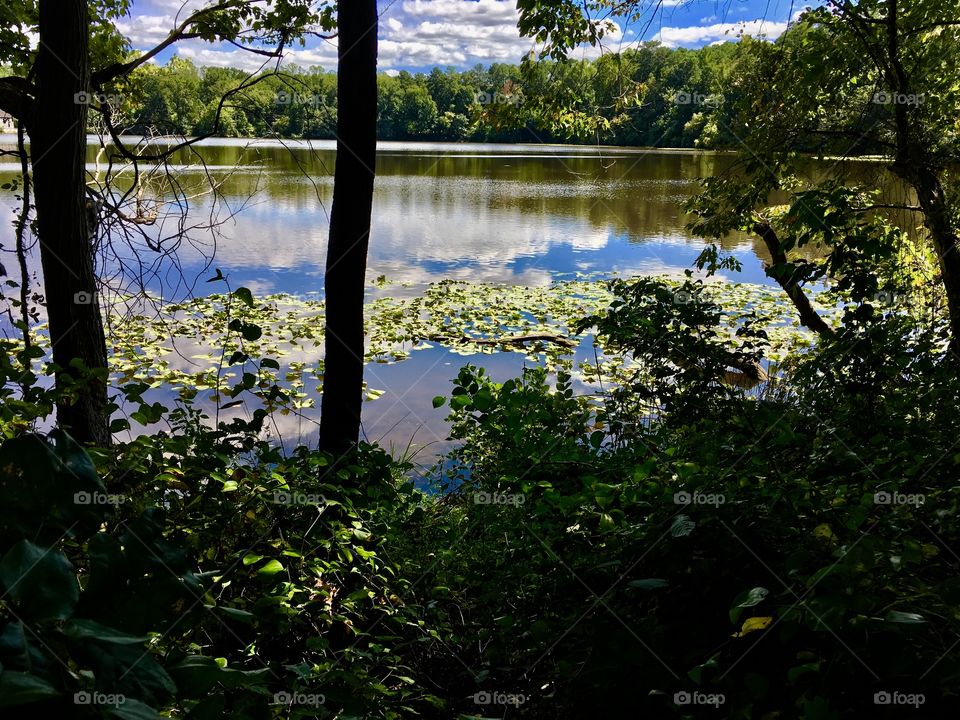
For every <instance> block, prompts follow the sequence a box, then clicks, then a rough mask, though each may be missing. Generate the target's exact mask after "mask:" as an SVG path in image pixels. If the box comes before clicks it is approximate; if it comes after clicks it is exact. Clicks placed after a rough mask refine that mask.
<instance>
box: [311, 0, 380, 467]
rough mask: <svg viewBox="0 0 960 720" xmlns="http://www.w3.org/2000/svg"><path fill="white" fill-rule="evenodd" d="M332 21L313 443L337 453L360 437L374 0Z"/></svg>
mask: <svg viewBox="0 0 960 720" xmlns="http://www.w3.org/2000/svg"><path fill="white" fill-rule="evenodd" d="M337 24H338V33H337V43H338V47H339V49H338V55H339V66H338V69H337V165H336V171H335V174H334V186H333V209H332V210H331V213H330V243H329V246H328V249H327V269H326V275H325V277H324V293H325V296H326V335H325V338H324V342H325V347H326V350H325V359H324V363H325V365H324V376H323V401H322V405H321V417H320V448H321V449H322V450H326V451H328V452H332V453H335V454H342V453H345V452H347V451H349V450H350V449H351V448H352V447H354V446H355V445H356V443H357V441H358V440H359V437H360V406H361V402H362V392H363V355H364V341H363V338H364V330H363V295H364V278H365V275H366V270H367V245H368V243H369V239H370V213H371V210H372V206H373V178H374V163H375V162H376V154H377V3H376V0H350V2H341V3H340V4H339V6H338V21H337Z"/></svg>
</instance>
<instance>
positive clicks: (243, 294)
mask: <svg viewBox="0 0 960 720" xmlns="http://www.w3.org/2000/svg"><path fill="white" fill-rule="evenodd" d="M233 295H234V297H236V298H239V299H240V300H242V301H243V302H244V304H245V305H246V306H247V307H251V308H252V307H253V293H252V292H250V288H245V287H238V288H237V289H236V290H234V291H233Z"/></svg>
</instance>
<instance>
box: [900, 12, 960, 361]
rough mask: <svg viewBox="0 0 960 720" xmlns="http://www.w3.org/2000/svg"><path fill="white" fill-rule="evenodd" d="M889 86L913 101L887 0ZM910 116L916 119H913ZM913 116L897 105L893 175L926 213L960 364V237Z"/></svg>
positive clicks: (955, 350)
mask: <svg viewBox="0 0 960 720" xmlns="http://www.w3.org/2000/svg"><path fill="white" fill-rule="evenodd" d="M886 4H887V18H886V30H887V60H888V63H889V68H888V70H887V81H888V82H889V84H890V88H891V89H892V90H893V91H894V92H896V93H897V94H899V95H905V96H906V95H910V94H912V92H913V88H912V86H911V83H910V78H909V76H908V75H907V71H906V68H905V67H904V65H903V61H902V60H901V58H900V31H899V29H898V26H897V16H898V15H897V14H898V10H897V7H898V2H897V0H887V3H886ZM911 112H913V113H914V117H911ZM915 114H916V113H915V111H911V109H910V106H908V105H907V104H906V103H896V104H895V105H894V122H895V126H896V138H897V149H896V157H895V159H894V162H893V165H892V166H891V170H892V171H893V172H894V174H896V175H897V176H899V177H900V178H902V179H903V180H905V181H906V182H908V183H909V184H910V185H911V186H912V187H913V189H914V191H915V192H916V193H917V202H918V203H919V205H920V210H921V211H922V212H923V222H924V225H925V226H926V228H927V230H928V231H929V232H930V237H931V239H932V240H933V245H934V248H936V251H937V258H938V260H939V264H940V279H941V281H942V282H943V289H944V291H945V294H946V296H947V315H948V317H949V320H950V351H951V352H952V353H953V355H954V356H955V357H956V358H960V248H958V247H957V231H956V227H955V225H954V221H953V219H952V212H951V208H950V207H949V205H948V203H947V198H946V194H945V193H944V190H943V183H942V182H941V180H940V175H939V173H938V172H937V169H936V168H935V167H934V166H933V164H932V163H931V159H930V155H929V153H928V152H927V151H926V149H925V148H924V147H923V145H922V144H921V143H920V142H919V141H918V140H917V139H916V135H915V133H914V132H913V127H912V122H915Z"/></svg>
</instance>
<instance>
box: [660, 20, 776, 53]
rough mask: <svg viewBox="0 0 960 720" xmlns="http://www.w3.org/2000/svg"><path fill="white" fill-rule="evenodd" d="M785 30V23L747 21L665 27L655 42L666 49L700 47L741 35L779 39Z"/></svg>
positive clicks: (733, 38)
mask: <svg viewBox="0 0 960 720" xmlns="http://www.w3.org/2000/svg"><path fill="white" fill-rule="evenodd" d="M786 29H787V23H786V22H770V21H768V20H748V21H746V22H736V23H714V24H713V25H699V26H697V25H695V26H692V27H686V28H681V27H665V28H661V29H660V33H659V34H658V36H657V38H656V39H657V40H659V41H660V42H662V43H663V44H664V45H666V46H667V47H677V46H678V45H702V44H704V43H711V42H714V41H716V40H720V41H724V40H735V39H736V38H738V37H739V36H741V35H752V36H759V35H763V36H765V37H767V38H769V39H774V38H777V37H779V36H780V35H781V34H782V33H783V32H784V31H785V30H786Z"/></svg>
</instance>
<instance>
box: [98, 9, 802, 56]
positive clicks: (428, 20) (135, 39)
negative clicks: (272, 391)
mask: <svg viewBox="0 0 960 720" xmlns="http://www.w3.org/2000/svg"><path fill="white" fill-rule="evenodd" d="M204 4H205V2H204V0H186V2H184V0H134V2H133V9H132V13H131V16H130V17H129V18H125V19H123V20H122V21H118V22H117V25H118V27H119V28H120V30H121V31H122V32H123V33H124V34H125V35H126V36H127V37H128V38H129V39H130V41H131V42H132V44H133V47H134V48H136V49H138V50H146V49H148V48H150V47H152V46H154V45H156V44H157V43H159V42H160V41H161V40H162V39H163V38H164V37H165V36H166V34H167V33H168V32H169V30H170V29H171V28H172V27H174V25H175V24H176V22H177V18H178V16H179V18H180V19H181V20H182V19H183V17H185V14H186V13H188V12H189V11H190V10H192V9H196V8H197V7H200V6H202V5H204ZM379 6H380V15H381V17H380V67H381V69H383V70H385V71H388V72H396V71H399V70H401V69H405V70H429V69H430V68H433V67H436V66H440V67H447V66H453V67H456V68H458V69H464V68H467V67H472V66H473V65H476V64H477V63H484V64H488V63H491V62H505V63H516V62H519V60H520V58H521V57H522V56H523V55H524V54H525V53H526V52H527V51H529V50H530V49H531V47H532V43H531V41H530V40H529V39H527V38H521V37H520V34H519V32H518V31H517V10H516V2H515V0H392V1H391V0H380V2H379ZM802 7H803V5H802V4H798V3H791V2H789V1H784V0H723V1H721V2H718V1H716V0H663V3H662V7H661V8H660V10H659V12H657V13H656V15H655V16H653V17H652V18H651V16H650V14H647V15H646V16H645V17H644V18H642V19H641V20H638V21H636V22H634V23H632V24H630V23H626V22H624V21H622V20H620V21H619V22H618V23H617V28H616V30H615V31H614V32H613V33H612V34H611V35H609V36H608V37H607V39H606V40H605V41H604V47H603V49H602V51H604V52H608V51H615V50H617V49H623V48H628V47H630V46H631V45H634V44H636V43H637V42H639V41H641V40H659V41H661V42H662V43H663V44H664V45H667V46H670V47H701V46H703V45H708V44H711V43H717V42H724V41H726V40H734V39H736V37H737V34H738V33H741V32H743V33H746V34H750V35H761V34H762V35H765V36H766V37H768V38H770V39H773V38H775V37H777V36H778V35H779V34H780V33H782V32H783V30H784V29H785V28H786V23H787V20H788V19H789V18H790V17H791V15H796V14H797V13H798V12H799V10H800V9H801V8H802ZM176 52H177V54H179V55H180V56H182V57H187V58H190V59H191V60H193V61H194V62H196V63H198V64H202V65H219V66H234V67H244V68H247V69H254V68H256V67H258V66H259V65H260V63H261V62H262V60H263V58H257V56H255V55H252V54H250V53H245V52H243V51H242V50H238V49H237V48H235V47H233V46H231V45H216V44H210V43H205V42H202V41H199V40H191V41H185V42H181V43H179V44H178V45H177V49H176ZM600 52H601V49H599V48H585V49H583V50H580V51H578V52H577V53H575V55H578V56H581V57H595V56H596V55H597V54H599V53H600ZM172 54H173V52H172V51H167V52H164V53H163V54H161V55H160V56H159V57H158V60H159V61H160V62H164V61H166V60H167V59H168V58H169V57H170V56H171V55H172ZM336 54H337V49H336V44H335V42H333V41H322V40H318V39H317V40H312V41H310V42H309V43H308V44H307V46H306V47H305V48H299V47H298V48H296V49H293V50H291V51H290V52H289V53H288V56H287V59H288V61H289V62H294V63H296V64H298V65H301V66H304V67H310V66H313V65H319V66H322V67H324V68H326V69H328V70H332V69H334V68H335V67H336Z"/></svg>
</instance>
